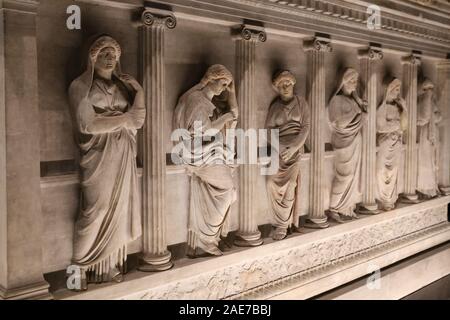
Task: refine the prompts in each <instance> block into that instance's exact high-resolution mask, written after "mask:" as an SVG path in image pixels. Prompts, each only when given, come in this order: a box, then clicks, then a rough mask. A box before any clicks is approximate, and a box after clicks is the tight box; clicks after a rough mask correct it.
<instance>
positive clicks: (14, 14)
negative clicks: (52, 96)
mask: <svg viewBox="0 0 450 320" xmlns="http://www.w3.org/2000/svg"><path fill="white" fill-rule="evenodd" d="M37 9H38V2H36V1H27V2H25V1H0V300H3V299H14V300H18V299H34V300H35V299H50V298H52V296H51V294H50V293H49V290H48V289H49V285H48V283H47V282H46V281H45V279H44V277H43V271H44V266H43V262H44V261H43V257H42V245H43V241H42V237H43V236H44V235H45V231H44V225H43V224H44V217H43V214H42V210H41V196H40V193H41V188H40V179H41V178H40V168H39V161H40V143H39V133H40V128H39V121H36V119H39V97H38V96H39V93H38V86H37V83H38V59H37V40H36V12H37Z"/></svg>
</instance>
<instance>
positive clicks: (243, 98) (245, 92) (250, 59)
mask: <svg viewBox="0 0 450 320" xmlns="http://www.w3.org/2000/svg"><path fill="white" fill-rule="evenodd" d="M235 31H237V32H236V34H235V37H234V39H235V40H236V61H237V66H236V67H237V68H236V84H237V87H236V90H237V94H238V97H237V98H238V105H239V108H240V112H239V113H240V115H239V116H240V126H241V128H242V129H244V130H248V129H256V128H257V123H256V106H255V96H256V92H255V50H256V44H257V43H258V42H265V41H266V39H267V37H266V33H265V32H264V30H263V29H261V28H255V27H250V26H246V25H244V26H242V27H241V28H239V29H238V30H235ZM243 143H245V150H246V152H245V162H244V164H242V165H241V166H240V168H239V230H238V233H237V237H236V240H235V244H236V245H237V246H258V245H261V244H262V243H263V240H262V239H261V232H260V231H259V230H258V225H257V223H256V220H255V215H256V214H257V212H256V206H255V201H256V199H257V194H256V191H255V185H256V181H257V178H258V167H257V165H256V164H250V163H249V159H250V158H249V154H248V153H249V150H250V148H249V141H248V140H245V141H243ZM253 143H255V141H254V142H253Z"/></svg>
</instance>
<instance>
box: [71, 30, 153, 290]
mask: <svg viewBox="0 0 450 320" xmlns="http://www.w3.org/2000/svg"><path fill="white" fill-rule="evenodd" d="M121 53H122V49H121V48H120V45H119V44H118V43H117V41H116V40H114V39H113V38H111V37H109V36H101V37H99V38H97V39H96V40H95V41H94V43H93V44H92V45H91V46H90V50H89V56H88V66H87V69H86V71H85V72H84V73H83V74H82V75H81V76H80V77H78V78H77V79H75V80H74V81H73V82H72V84H71V85H70V88H69V100H70V107H71V114H72V117H73V123H74V128H75V130H76V131H77V142H78V143H79V147H80V152H81V160H80V168H81V186H82V188H81V190H82V197H81V204H80V215H79V216H78V218H77V222H76V224H75V231H74V232H75V235H74V251H73V259H72V261H73V264H74V265H76V266H78V267H79V268H81V270H82V276H83V279H85V280H86V281H83V284H82V286H83V289H87V282H89V281H92V282H102V281H109V280H114V281H122V274H123V273H124V272H125V270H126V261H127V245H128V244H129V243H130V242H132V241H133V240H136V239H137V238H138V237H139V236H140V235H141V233H142V225H141V202H140V196H139V191H138V184H137V183H138V176H137V166H136V152H137V151H136V150H137V146H136V132H137V130H138V129H140V128H141V127H142V125H143V124H144V119H145V114H146V110H145V101H144V90H143V88H142V87H141V85H140V84H139V83H138V82H137V81H136V80H135V79H134V78H133V77H131V76H129V75H126V74H123V73H122V71H121V68H120V56H121ZM130 97H132V98H130Z"/></svg>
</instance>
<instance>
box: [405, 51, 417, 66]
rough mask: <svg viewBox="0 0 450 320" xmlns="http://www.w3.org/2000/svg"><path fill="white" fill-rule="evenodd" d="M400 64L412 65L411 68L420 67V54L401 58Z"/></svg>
mask: <svg viewBox="0 0 450 320" xmlns="http://www.w3.org/2000/svg"><path fill="white" fill-rule="evenodd" d="M401 62H402V64H406V65H408V64H409V65H413V66H420V64H421V54H420V53H415V52H413V53H411V54H409V55H407V56H403V57H402V58H401Z"/></svg>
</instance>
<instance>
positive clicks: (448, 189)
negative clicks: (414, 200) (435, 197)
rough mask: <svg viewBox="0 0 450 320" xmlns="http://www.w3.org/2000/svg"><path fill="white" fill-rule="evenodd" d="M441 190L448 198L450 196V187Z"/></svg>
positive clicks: (441, 187)
mask: <svg viewBox="0 0 450 320" xmlns="http://www.w3.org/2000/svg"><path fill="white" fill-rule="evenodd" d="M439 190H441V192H442V193H443V194H444V195H446V196H449V195H450V186H440V187H439Z"/></svg>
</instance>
